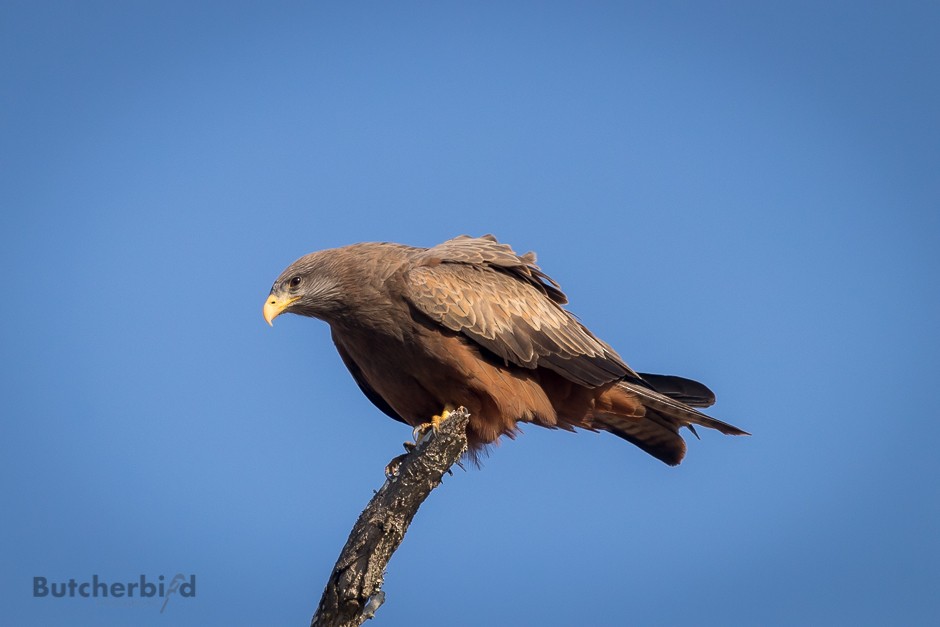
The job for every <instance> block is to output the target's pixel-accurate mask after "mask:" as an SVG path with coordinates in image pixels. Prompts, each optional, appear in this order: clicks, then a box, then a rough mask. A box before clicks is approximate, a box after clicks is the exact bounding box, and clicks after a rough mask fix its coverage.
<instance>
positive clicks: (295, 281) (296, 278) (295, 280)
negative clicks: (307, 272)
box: [290, 276, 301, 289]
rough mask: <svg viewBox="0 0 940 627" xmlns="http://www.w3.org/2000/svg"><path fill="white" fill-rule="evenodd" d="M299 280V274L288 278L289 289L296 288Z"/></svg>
mask: <svg viewBox="0 0 940 627" xmlns="http://www.w3.org/2000/svg"><path fill="white" fill-rule="evenodd" d="M300 281H301V278H300V277H299V276H295V277H294V278H292V279H291V280H290V287H291V289H297V287H298V286H299V285H300Z"/></svg>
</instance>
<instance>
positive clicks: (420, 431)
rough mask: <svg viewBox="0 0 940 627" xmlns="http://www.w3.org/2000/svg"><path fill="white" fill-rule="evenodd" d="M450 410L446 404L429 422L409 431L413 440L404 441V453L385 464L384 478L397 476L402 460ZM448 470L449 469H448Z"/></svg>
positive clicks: (432, 430) (443, 419)
mask: <svg viewBox="0 0 940 627" xmlns="http://www.w3.org/2000/svg"><path fill="white" fill-rule="evenodd" d="M452 411H454V408H453V407H451V406H450V405H446V406H445V407H444V411H442V412H441V413H440V415H438V416H432V417H431V422H425V423H422V424H420V425H418V426H417V427H415V428H414V431H412V432H411V437H413V438H414V439H415V441H414V442H404V443H403V444H402V446H404V447H405V454H404V455H399V456H398V457H395V458H394V459H392V461H390V462H389V463H388V464H387V465H386V466H385V478H386V479H389V480H392V479H394V478H395V477H397V476H398V467H399V466H401V463H402V461H404V459H405V458H406V457H408V455H410V454H411V452H412V451H413V450H415V448H417V446H418V444H420V443H421V441H422V440H423V439H424V438H426V437H428V434H431V433H434V432H436V431H437V429H438V427H440V426H441V423H442V422H443V421H445V420H447V417H448V416H450V414H451V412H452ZM448 472H450V471H449V470H448Z"/></svg>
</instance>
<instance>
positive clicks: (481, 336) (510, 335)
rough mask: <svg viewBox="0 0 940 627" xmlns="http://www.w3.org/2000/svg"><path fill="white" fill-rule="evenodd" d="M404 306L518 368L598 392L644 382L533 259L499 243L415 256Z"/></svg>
mask: <svg viewBox="0 0 940 627" xmlns="http://www.w3.org/2000/svg"><path fill="white" fill-rule="evenodd" d="M405 298H406V299H407V300H408V301H409V302H410V303H411V304H412V305H413V306H414V307H416V308H417V309H418V311H420V312H422V313H423V314H425V315H426V316H428V317H429V318H431V319H432V320H434V321H436V322H438V323H439V324H442V325H444V326H445V327H447V328H448V329H451V330H452V331H456V332H459V333H463V334H464V335H466V336H468V337H470V338H471V339H473V340H474V341H476V342H477V343H479V344H480V345H481V346H483V347H484V348H486V349H488V350H489V351H491V352H493V353H495V354H496V355H498V356H499V357H501V358H502V359H505V360H507V361H508V362H511V363H513V364H515V365H517V366H522V367H526V368H537V367H544V368H549V369H551V370H553V371H555V372H557V373H558V374H560V375H562V376H564V377H565V378H567V379H569V380H570V381H573V382H575V383H579V384H581V385H586V386H591V387H595V386H598V385H603V384H604V383H609V382H610V381H615V380H618V379H621V378H623V377H624V376H631V377H636V376H637V375H636V373H635V372H634V371H633V370H631V369H630V367H629V366H627V364H626V363H624V361H623V360H622V359H621V358H620V356H619V355H618V354H617V353H616V352H615V351H614V350H613V349H612V348H611V347H610V346H608V345H607V344H606V343H604V342H603V341H601V340H599V339H598V338H596V337H595V336H594V335H593V334H592V333H591V332H590V331H589V330H588V329H587V328H585V327H584V325H582V324H581V323H580V322H578V320H577V319H576V318H575V317H574V316H573V315H572V314H570V313H569V312H567V311H565V310H564V309H563V308H562V307H561V305H562V304H564V303H565V302H567V299H566V298H565V295H564V293H562V291H561V289H560V288H559V286H558V284H557V283H555V281H553V280H552V279H551V278H550V277H549V276H548V275H546V274H544V273H543V272H542V271H541V270H540V269H539V267H538V266H536V265H535V255H534V254H533V253H528V254H526V255H523V256H519V255H517V254H516V253H515V252H514V251H513V250H512V248H510V247H509V246H507V245H505V244H500V243H499V242H497V241H496V239H495V238H493V237H492V236H485V237H481V238H471V237H467V236H461V237H458V238H455V239H452V240H449V241H447V242H444V243H443V244H440V245H439V246H435V247H433V248H429V249H427V250H424V251H421V252H420V253H418V254H417V255H415V259H414V265H413V267H412V268H411V269H410V270H409V271H408V272H407V274H406V275H405Z"/></svg>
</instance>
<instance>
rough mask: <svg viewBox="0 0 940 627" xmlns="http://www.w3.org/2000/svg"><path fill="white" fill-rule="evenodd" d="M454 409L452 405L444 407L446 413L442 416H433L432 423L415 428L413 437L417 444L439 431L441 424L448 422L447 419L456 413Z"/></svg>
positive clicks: (441, 414)
mask: <svg viewBox="0 0 940 627" xmlns="http://www.w3.org/2000/svg"><path fill="white" fill-rule="evenodd" d="M454 409H455V408H454V407H451V406H450V405H445V406H444V411H442V412H441V413H440V415H437V416H432V417H431V422H425V423H423V424H420V425H418V426H417V427H415V428H414V431H412V432H411V437H413V438H414V439H415V443H416V444H417V443H420V442H421V440H423V439H424V438H425V437H427V435H428V434H429V433H434V432H435V431H437V428H438V427H440V426H441V423H442V422H444V421H445V420H447V417H448V416H450V413H451V412H452V411H454Z"/></svg>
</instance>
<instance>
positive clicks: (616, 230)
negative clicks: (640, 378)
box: [0, 1, 940, 626]
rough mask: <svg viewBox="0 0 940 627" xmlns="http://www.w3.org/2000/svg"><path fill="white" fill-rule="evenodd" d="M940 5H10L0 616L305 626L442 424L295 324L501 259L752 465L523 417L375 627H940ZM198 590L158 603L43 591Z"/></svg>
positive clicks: (390, 582)
mask: <svg viewBox="0 0 940 627" xmlns="http://www.w3.org/2000/svg"><path fill="white" fill-rule="evenodd" d="M928 5H929V3H895V4H893V5H892V6H891V7H890V8H886V7H884V6H882V5H881V3H848V2H846V3H839V2H833V3H816V2H812V3H809V2H807V3H804V2H780V3H776V2H771V3H735V2H720V3H681V2H660V3H649V4H634V3H602V2H582V3H487V2H479V3H451V2H447V3H356V4H353V3H320V2H292V3H266V4H261V3H198V4H197V3H174V2H134V3H125V2H120V3H118V2H82V3H56V2H15V1H14V2H5V3H3V6H2V8H0V53H2V54H0V203H2V207H3V211H2V212H0V229H2V230H0V232H2V233H3V235H4V237H3V246H2V248H0V276H2V278H3V282H4V285H6V291H7V294H8V301H7V306H6V307H5V308H4V309H3V313H2V314H0V315H2V325H0V334H2V336H0V337H2V346H3V354H4V355H5V359H4V360H3V366H2V368H3V373H2V377H0V403H2V405H0V407H2V435H0V469H2V473H0V489H2V492H0V498H2V501H3V503H4V507H3V510H4V514H3V517H2V520H3V528H4V533H3V534H0V537H2V540H0V542H2V550H3V555H4V559H3V561H2V566H0V590H2V592H0V595H2V603H0V606H2V608H3V609H2V614H3V618H2V622H4V623H5V624H17V625H48V624H55V623H61V622H66V621H68V622H71V623H75V624H96V625H126V624H136V625H169V624H172V625H204V624H221V623H223V622H224V623H226V624H230V625H259V624H268V625H290V624H306V621H308V620H309V617H310V614H311V613H312V610H313V609H314V607H315V605H316V602H317V600H318V598H319V595H320V592H321V590H322V587H323V584H324V582H325V578H326V576H327V574H328V573H329V570H330V568H331V567H332V565H333V562H334V560H335V558H336V556H337V554H338V552H339V550H340V548H341V546H342V544H343V542H344V541H345V538H346V536H347V534H348V532H349V529H350V528H351V526H352V524H353V522H354V520H355V519H356V517H357V516H358V514H359V512H360V510H361V508H362V507H363V506H364V505H365V503H366V501H367V500H368V498H369V497H370V496H371V494H372V490H373V489H376V488H378V487H379V486H380V485H381V483H382V480H383V477H382V468H383V466H384V465H385V463H386V462H387V461H388V460H389V459H390V458H391V457H393V456H394V455H397V454H398V453H399V452H400V443H401V442H402V441H404V440H405V439H407V438H408V437H409V435H410V434H409V431H408V430H407V429H406V428H405V427H404V426H402V425H400V424H398V423H396V422H394V421H392V420H389V419H388V418H386V417H385V416H384V415H382V414H381V413H380V412H379V411H378V410H376V409H375V408H373V407H372V406H371V405H370V404H369V402H368V401H367V400H366V399H365V398H364V397H363V396H362V395H361V394H360V393H359V391H358V389H357V388H356V386H355V384H354V383H353V381H352V379H351V377H350V376H349V375H348V373H347V372H346V371H345V370H344V368H343V366H342V364H341V362H340V359H339V357H338V356H337V355H336V353H335V351H334V349H333V347H332V345H331V342H330V339H329V332H328V329H327V327H326V326H325V325H323V324H322V323H319V322H317V321H314V320H307V319H301V318H297V317H292V316H284V317H282V318H279V319H278V321H277V324H276V326H275V328H274V329H270V328H268V327H267V325H265V324H264V321H263V320H262V318H261V305H262V301H263V298H264V297H265V295H266V294H267V291H268V289H269V287H270V285H271V283H272V282H273V280H274V279H275V278H276V276H277V275H278V273H279V272H280V271H281V270H282V269H283V268H284V267H285V266H286V265H287V264H288V263H290V262H291V261H293V260H294V259H295V258H297V257H299V256H300V255H302V254H305V253H307V252H310V251H313V250H316V249H320V248H326V247H331V246H338V245H343V244H349V243H354V242H357V241H375V240H383V241H384V240H387V241H397V242H403V243H409V244H413V245H421V246H429V245H433V244H436V243H438V242H441V241H443V240H445V239H448V238H450V237H453V236H455V235H458V234H461V233H469V234H474V235H479V234H483V233H489V232H492V233H495V234H496V235H498V236H499V238H500V239H501V240H503V241H506V242H508V243H510V244H512V245H513V246H514V247H515V248H516V249H517V250H518V251H520V252H523V251H527V250H536V251H537V252H538V253H539V259H540V263H541V266H542V267H543V269H544V270H546V271H547V272H548V273H549V274H551V275H552V276H553V277H554V278H556V279H557V280H558V281H559V282H561V284H562V286H563V287H564V288H565V290H566V292H567V293H568V295H569V297H570V300H571V306H570V308H571V310H572V311H574V312H576V313H577V314H578V315H579V316H580V317H581V319H582V320H583V321H584V322H585V323H586V324H587V325H588V326H589V327H590V328H592V329H593V330H594V331H595V332H596V333H597V334H598V335H600V336H601V337H602V338H604V339H605V340H606V341H608V342H609V343H611V344H612V345H613V346H614V347H616V348H617V349H618V350H619V352H620V353H621V354H622V355H623V356H624V358H625V359H626V360H627V361H628V363H630V364H631V365H632V366H633V367H635V368H636V369H638V370H641V371H647V372H664V373H672V374H681V375H685V376H689V377H694V378H698V379H701V380H703V381H705V382H706V383H707V384H709V385H710V386H711V387H712V388H713V389H714V390H715V391H716V392H717V394H718V403H717V405H716V406H715V407H714V408H713V411H712V413H713V414H714V415H716V416H718V417H720V418H722V419H724V420H727V421H729V422H732V423H734V424H737V425H740V426H741V427H743V428H745V429H747V430H749V431H751V432H753V434H754V435H753V437H750V438H729V437H722V436H720V435H719V434H716V433H711V432H709V433H703V434H702V440H701V441H696V440H694V439H692V441H690V443H689V448H690V451H689V455H688V457H687V458H686V461H685V462H684V463H683V464H682V465H681V466H680V467H678V468H668V467H666V466H664V465H663V464H661V463H659V462H657V461H656V460H654V459H652V458H650V457H648V456H646V455H645V454H643V453H642V452H641V451H639V450H638V449H636V448H634V447H631V446H630V445H628V444H626V443H625V442H623V441H621V440H619V439H617V438H613V437H610V436H608V435H604V434H591V433H581V434H577V435H572V434H569V433H558V432H550V431H544V430H540V429H537V428H534V427H530V428H527V429H525V433H524V435H523V436H522V437H520V438H518V439H517V440H515V441H509V442H505V443H503V445H502V446H500V447H499V448H498V449H497V450H496V451H495V452H494V453H493V454H492V455H491V457H490V458H489V459H488V460H487V461H486V463H485V465H484V467H483V468H482V469H481V470H471V471H468V472H457V473H456V475H455V476H454V477H452V478H448V479H447V481H446V482H445V485H444V486H443V487H442V488H441V489H439V490H438V491H436V492H435V493H433V494H432V496H431V498H430V499H429V500H428V502H427V503H426V504H425V506H424V507H423V508H422V509H421V511H420V513H419V515H418V517H417V519H416V520H415V522H414V524H413V526H412V527H411V529H410V531H409V533H408V535H407V537H406V539H405V542H404V544H403V545H402V547H401V548H400V550H399V552H398V553H397V554H396V555H395V556H394V558H393V560H392V562H391V564H390V567H389V571H388V576H387V582H386V586H385V590H386V592H387V594H388V600H387V602H386V604H385V606H383V607H382V608H381V610H380V611H379V615H378V620H379V621H380V622H379V623H376V624H386V625H421V624H426V625H435V624H442V623H445V622H446V623H447V624H451V625H476V624H494V625H520V624H540V625H550V626H552V625H573V624H597V625H618V624H624V623H627V622H629V623H631V624H636V625H676V624H686V625H722V626H729V625H742V626H743V625H756V624H760V625H795V624H804V625H813V624H815V625H884V624H904V625H927V624H934V623H935V621H936V618H937V616H938V615H940V602H938V601H937V598H936V587H937V582H938V581H940V572H938V566H937V564H938V563H940V548H938V544H940V543H938V542H937V538H936V531H937V529H938V525H940V499H938V496H937V487H936V486H937V480H938V478H940V477H938V470H940V464H938V462H937V460H936V455H935V454H934V452H933V447H934V446H936V442H937V437H938V436H940V433H938V426H937V421H936V417H937V412H936V409H935V405H934V399H933V396H935V394H934V392H933V390H932V388H933V385H934V383H935V381H936V378H937V375H938V374H940V359H938V355H940V350H938V349H940V346H938V344H940V342H938V339H940V333H938V330H937V327H938V320H940V298H938V290H937V288H936V275H937V269H938V268H940V253H938V250H940V177H938V175H937V166H938V163H940V116H938V115H937V111H940V79H938V74H937V71H936V65H937V59H938V58H940V43H938V40H937V37H936V32H937V27H938V25H940V11H938V9H937V8H935V7H932V6H928ZM931 277H933V278H931ZM931 285H933V287H931ZM177 572H182V573H186V574H190V573H195V574H196V575H197V582H198V583H197V594H196V597H195V598H190V599H181V598H177V599H172V600H171V602H170V603H169V604H168V606H167V609H166V612H165V613H163V614H160V612H159V602H156V601H141V600H137V601H136V602H134V603H130V602H126V601H127V600H126V599H124V600H118V599H105V600H94V599H80V598H79V599H50V598H33V596H32V582H33V577H35V576H45V577H47V578H49V579H50V580H51V581H57V582H58V581H67V580H68V579H69V578H75V579H77V580H79V581H84V580H89V579H90V578H91V576H92V575H94V574H97V575H98V576H99V577H100V578H102V579H106V580H108V581H133V580H137V579H138V578H139V577H140V575H141V574H144V575H146V576H147V577H148V578H150V579H155V578H156V577H157V576H159V575H165V576H166V577H167V579H169V578H170V577H172V575H173V574H175V573H177Z"/></svg>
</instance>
